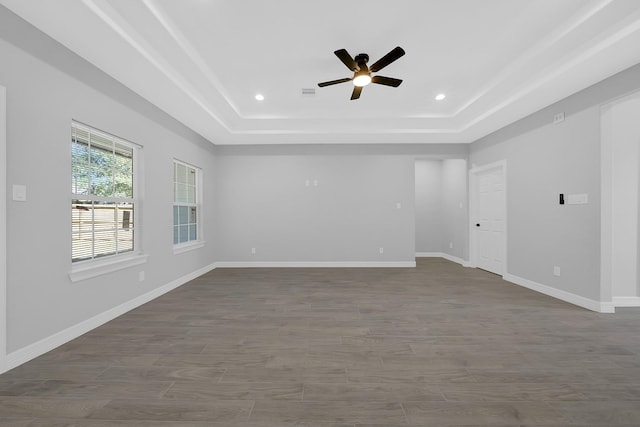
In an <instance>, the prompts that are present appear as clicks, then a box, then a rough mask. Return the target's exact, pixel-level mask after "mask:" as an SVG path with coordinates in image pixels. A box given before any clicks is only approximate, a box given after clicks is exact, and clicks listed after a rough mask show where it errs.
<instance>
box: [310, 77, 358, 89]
mask: <svg viewBox="0 0 640 427" xmlns="http://www.w3.org/2000/svg"><path fill="white" fill-rule="evenodd" d="M351 80H352V79H351V77H345V78H344V79H338V80H331V81H328V82H322V83H318V86H320V87H325V86H331V85H337V84H338V83H345V82H349V81H351Z"/></svg>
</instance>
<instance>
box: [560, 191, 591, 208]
mask: <svg viewBox="0 0 640 427" xmlns="http://www.w3.org/2000/svg"><path fill="white" fill-rule="evenodd" d="M585 203H589V195H588V194H586V193H584V194H567V199H566V204H568V205H584V204H585Z"/></svg>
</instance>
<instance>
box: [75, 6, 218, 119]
mask: <svg viewBox="0 0 640 427" xmlns="http://www.w3.org/2000/svg"><path fill="white" fill-rule="evenodd" d="M82 3H84V5H85V6H87V8H88V9H89V10H91V12H93V13H94V14H95V15H96V16H97V17H98V18H99V19H100V20H102V22H104V23H105V24H106V25H107V26H108V27H109V28H111V30H112V31H114V32H115V33H116V34H118V36H120V37H121V38H122V39H123V40H124V41H126V42H127V43H128V44H129V45H130V46H131V47H132V48H133V49H135V50H136V51H137V52H138V53H140V55H142V56H143V57H144V58H145V59H146V60H147V61H149V63H150V64H151V65H153V66H154V67H155V68H156V69H157V70H158V71H160V72H161V73H162V74H163V75H164V76H165V77H166V78H167V79H169V81H171V83H173V84H174V85H175V86H176V87H177V88H178V89H180V90H181V91H182V92H183V93H184V94H185V95H186V96H188V97H189V98H190V99H191V100H192V101H193V102H195V103H196V104H197V105H198V106H199V107H200V108H201V109H202V110H203V111H204V112H205V113H207V115H209V116H210V117H211V118H213V119H214V120H216V121H217V122H218V123H219V124H220V125H221V126H222V127H223V128H224V129H225V130H227V131H230V128H229V126H227V124H226V123H225V122H224V120H222V119H221V118H220V117H219V116H218V115H217V114H216V113H215V112H214V111H213V109H212V108H211V107H210V106H209V105H208V104H207V103H206V102H205V101H204V100H203V99H202V98H201V96H199V95H198V94H197V93H196V91H195V90H194V89H193V88H192V87H191V85H189V84H188V83H187V82H185V81H184V77H183V76H182V75H181V74H180V73H179V72H178V71H176V70H175V69H174V68H173V67H171V66H170V65H169V64H167V63H166V61H164V60H163V59H161V56H160V55H159V54H158V53H157V52H155V50H154V49H153V48H152V47H150V46H149V45H148V44H147V43H146V42H145V41H144V38H143V37H141V36H140V35H139V34H138V33H137V32H136V31H135V30H133V29H132V28H128V29H125V27H130V26H129V25H128V24H127V23H126V21H125V20H124V19H123V18H122V16H120V14H119V13H118V12H116V11H115V10H113V8H111V6H109V5H107V4H106V2H104V1H101V3H103V4H102V5H101V6H98V5H97V4H96V2H95V1H94V0H82ZM107 9H109V10H108V11H107Z"/></svg>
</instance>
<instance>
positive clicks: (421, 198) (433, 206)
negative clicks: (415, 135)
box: [415, 159, 444, 253]
mask: <svg viewBox="0 0 640 427" xmlns="http://www.w3.org/2000/svg"><path fill="white" fill-rule="evenodd" d="M415 180H416V183H415V190H416V194H415V199H416V202H415V206H416V252H417V253H429V252H435V253H439V252H442V249H443V246H442V243H443V240H444V239H443V227H442V221H443V209H442V160H431V159H418V160H416V173H415Z"/></svg>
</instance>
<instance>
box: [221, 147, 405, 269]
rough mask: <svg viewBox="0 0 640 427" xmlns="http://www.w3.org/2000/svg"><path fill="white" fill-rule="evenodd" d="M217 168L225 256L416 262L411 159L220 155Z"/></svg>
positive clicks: (227, 258) (245, 259)
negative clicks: (254, 250)
mask: <svg viewBox="0 0 640 427" xmlns="http://www.w3.org/2000/svg"><path fill="white" fill-rule="evenodd" d="M215 169H216V175H215V177H216V178H215V179H216V183H217V194H216V216H217V219H218V226H219V229H218V232H217V236H218V243H219V248H220V251H219V253H218V256H217V258H218V259H219V260H221V261H234V262H265V261H269V262H390V261H392V262H397V261H400V262H407V261H413V260H414V248H415V243H414V190H413V179H414V177H413V173H414V172H413V159H411V158H410V157H404V156H377V155H357V156H351V155H347V156H343V155H326V154H312V155H299V154H292V155H282V154H276V155H269V154H263V155H251V154H244V155H228V154H226V155H220V154H218V155H217V157H216V168H215ZM316 183H317V185H316ZM307 184H308V185H307ZM398 203H399V204H400V209H398V208H397V204H398ZM380 247H382V248H384V253H383V254H380V253H379V248H380ZM251 248H256V254H255V255H252V254H251Z"/></svg>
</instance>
